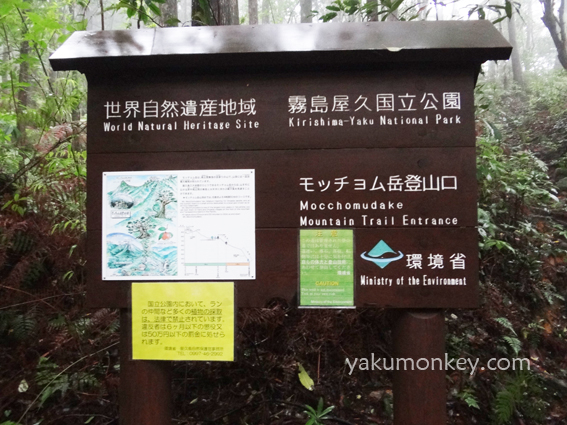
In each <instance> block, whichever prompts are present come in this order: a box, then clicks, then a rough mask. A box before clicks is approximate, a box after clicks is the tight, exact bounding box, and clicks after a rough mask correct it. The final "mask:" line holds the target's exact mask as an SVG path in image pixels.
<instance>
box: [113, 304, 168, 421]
mask: <svg viewBox="0 0 567 425" xmlns="http://www.w3.org/2000/svg"><path fill="white" fill-rule="evenodd" d="M171 365H172V363H171V362H168V361H157V360H132V312H131V311H130V310H128V309H121V310H120V387H119V391H120V395H119V403H120V425H171V418H172V394H171V369H172V367H171Z"/></svg>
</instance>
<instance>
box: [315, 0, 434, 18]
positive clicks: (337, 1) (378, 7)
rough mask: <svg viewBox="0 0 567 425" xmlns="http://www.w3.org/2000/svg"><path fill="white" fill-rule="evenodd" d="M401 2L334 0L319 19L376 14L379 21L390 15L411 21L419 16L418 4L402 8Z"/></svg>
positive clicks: (397, 0) (401, 0)
mask: <svg viewBox="0 0 567 425" xmlns="http://www.w3.org/2000/svg"><path fill="white" fill-rule="evenodd" d="M403 2H404V0H378V1H370V2H365V3H362V2H361V1H360V0H334V1H333V2H332V3H331V4H330V5H329V6H327V7H326V10H327V11H328V12H327V13H326V14H324V15H322V16H321V17H320V18H319V19H320V20H321V21H323V22H330V21H332V20H333V19H335V18H336V17H337V16H339V14H342V15H345V16H359V17H361V18H362V19H364V20H368V19H370V17H371V16H376V17H378V19H380V20H381V21H385V20H387V19H388V18H389V17H390V16H395V17H396V20H400V21H413V20H414V19H417V18H419V17H420V13H422V12H423V9H421V8H420V6H419V5H418V4H412V5H410V6H408V7H407V8H405V9H402V8H401V6H402V4H403ZM406 3H407V2H406ZM424 16H425V15H424Z"/></svg>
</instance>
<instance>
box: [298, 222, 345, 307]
mask: <svg viewBox="0 0 567 425" xmlns="http://www.w3.org/2000/svg"><path fill="white" fill-rule="evenodd" d="M299 257H300V258H299V260H300V261H299V263H300V266H299V267H300V273H299V290H300V291H299V293H300V303H299V305H300V306H303V307H333V306H337V307H346V306H352V305H354V266H353V232H352V230H344V229H342V230H341V229H316V230H300V231H299Z"/></svg>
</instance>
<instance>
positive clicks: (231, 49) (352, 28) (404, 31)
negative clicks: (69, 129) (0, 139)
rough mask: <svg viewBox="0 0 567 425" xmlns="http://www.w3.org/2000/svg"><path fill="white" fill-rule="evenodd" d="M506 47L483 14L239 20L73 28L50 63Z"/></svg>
mask: <svg viewBox="0 0 567 425" xmlns="http://www.w3.org/2000/svg"><path fill="white" fill-rule="evenodd" d="M511 50H512V47H511V46H510V44H509V43H508V42H507V41H506V40H505V39H504V37H503V36H502V35H501V34H500V33H499V32H498V31H497V30H496V29H495V28H494V26H493V25H492V24H491V23H490V22H489V21H464V22H463V21H420V22H366V23H364V22H361V23H331V24H295V25H254V26H251V25H239V26H212V27H184V28H154V29H143V30H119V31H81V32H75V33H74V34H73V35H72V36H71V37H70V38H69V39H68V40H67V41H66V42H65V43H64V44H63V45H62V46H61V47H60V48H59V49H58V50H57V51H56V52H55V53H54V54H53V55H52V56H51V58H50V62H51V65H52V67H53V69H54V70H56V71H62V70H71V69H73V70H79V71H81V72H84V73H87V75H93V74H95V73H98V72H100V71H104V72H105V73H106V72H108V71H110V70H117V69H123V70H136V69H140V68H144V69H148V68H153V69H158V68H162V69H165V68H167V69H171V68H183V69H194V70H197V69H202V70H209V71H210V70H212V69H226V68H230V69H233V70H237V69H239V68H241V69H245V70H247V71H250V70H251V69H258V68H260V69H270V68H277V69H282V68H286V67H289V68H291V69H293V70H298V69H321V68H333V69H337V67H340V68H343V69H344V68H349V67H350V68H352V67H360V66H361V65H365V66H368V67H373V65H374V66H376V65H380V64H382V65H383V64H384V63H385V62H442V63H446V62H467V63H477V64H480V63H482V62H485V61H487V60H504V59H508V57H509V56H510V53H511Z"/></svg>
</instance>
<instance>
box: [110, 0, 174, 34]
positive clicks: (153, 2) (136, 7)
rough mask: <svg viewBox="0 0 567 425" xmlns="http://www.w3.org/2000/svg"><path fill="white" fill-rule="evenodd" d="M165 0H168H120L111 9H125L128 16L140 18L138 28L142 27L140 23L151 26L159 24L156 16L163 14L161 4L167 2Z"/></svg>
mask: <svg viewBox="0 0 567 425" xmlns="http://www.w3.org/2000/svg"><path fill="white" fill-rule="evenodd" d="M165 1H166V0H142V1H139V0H119V1H118V2H117V3H116V4H115V5H113V6H111V7H110V8H109V9H110V10H120V9H124V10H125V11H126V16H127V17H128V18H135V19H137V20H138V28H140V23H143V24H144V25H146V26H148V27H151V26H155V25H159V24H158V23H157V22H156V21H155V19H154V18H155V17H158V16H161V10H160V8H159V5H160V4H163V3H165ZM168 24H169V23H168Z"/></svg>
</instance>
